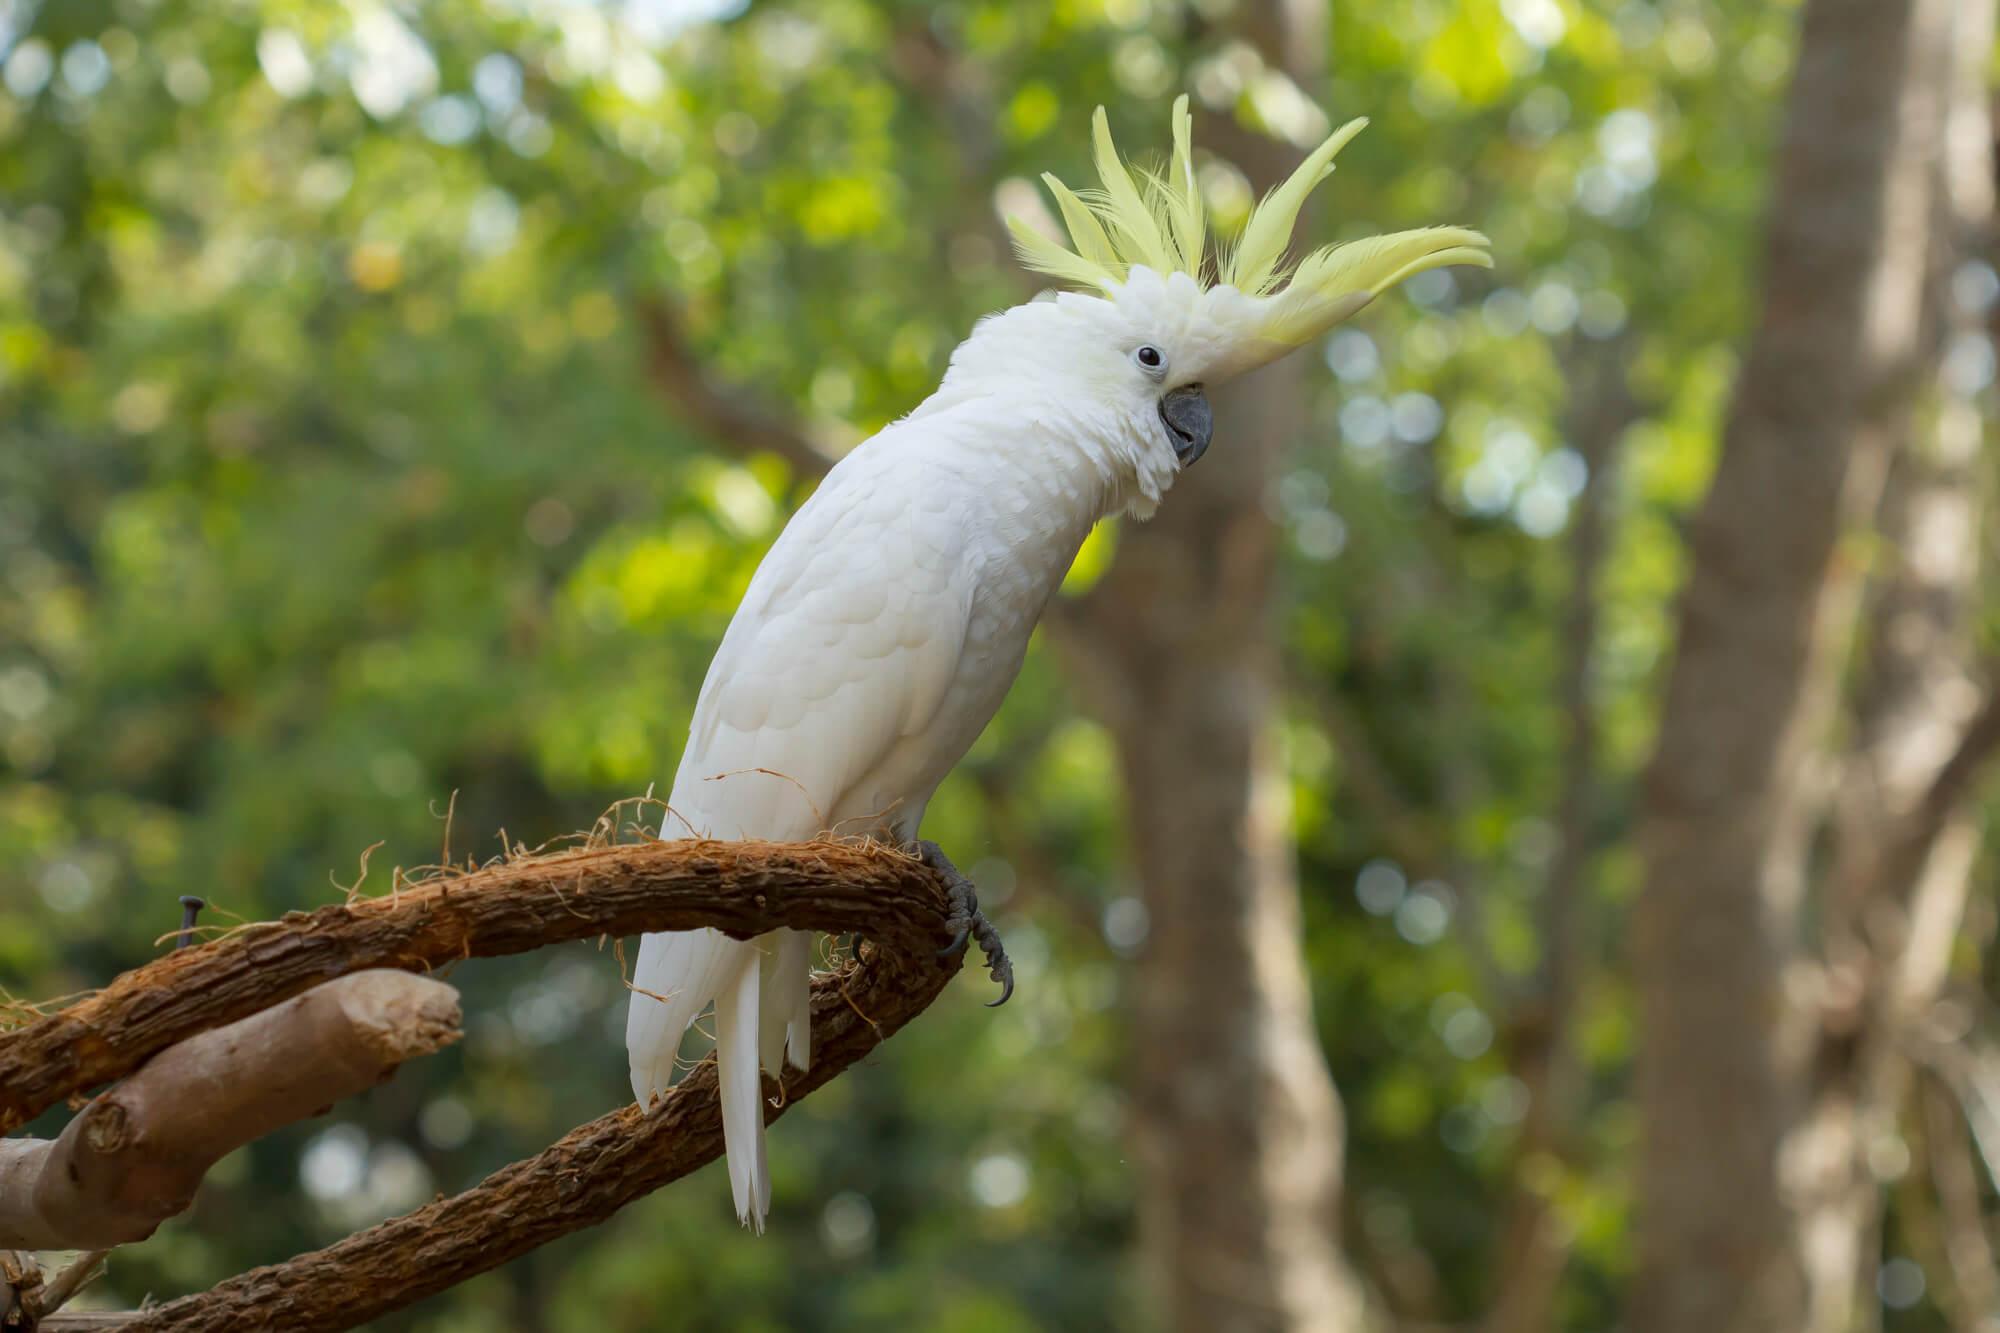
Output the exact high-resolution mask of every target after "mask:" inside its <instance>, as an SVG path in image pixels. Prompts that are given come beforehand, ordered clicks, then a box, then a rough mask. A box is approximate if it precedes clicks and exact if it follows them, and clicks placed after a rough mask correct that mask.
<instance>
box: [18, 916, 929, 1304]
mask: <svg viewBox="0 0 2000 1333" xmlns="http://www.w3.org/2000/svg"><path fill="white" fill-rule="evenodd" d="M807 882H808V883H811V882H812V881H811V880H810V879H808V880H807ZM925 882H927V881H925ZM939 897H940V902H941V900H942V895H941V894H940V895H939ZM822 919H824V918H822ZM875 919H876V922H877V923H878V924H880V923H881V922H882V921H883V920H885V919H886V918H885V916H884V915H883V914H882V913H879V912H878V913H877V914H876V918H875ZM939 919H940V920H942V913H941V912H940V914H939ZM865 952H866V955H867V956H866V957H865V958H864V960H863V961H862V962H861V963H860V964H857V965H853V966H850V967H849V968H847V969H846V970H845V971H843V972H839V973H834V974H829V975H823V976H821V977H819V978H817V979H816V980H815V981H814V983H813V994H812V1024H813V1067H812V1069H811V1070H810V1071H808V1072H805V1073H800V1072H799V1071H797V1070H793V1069H787V1070H786V1072H785V1078H784V1081H783V1082H782V1084H780V1083H777V1082H775V1081H767V1082H766V1085H765V1091H766V1093H767V1094H768V1098H767V1102H766V1110H765V1120H766V1121H767V1122H768V1121H771V1120H776V1119H777V1118H778V1117H779V1116H780V1115H782V1114H783V1113H784V1111H785V1110H786V1109H788V1108H790V1107H791V1106H793V1105H795V1104H797V1102H798V1100H799V1099H800V1098H801V1097H804V1096H806V1095H807V1094H808V1093H810V1092H812V1091H813V1090H814V1089H815V1088H818V1087H821V1086H822V1085H824V1084H825V1083H827V1082H828V1081H830V1080H831V1079H833V1078H834V1077H835V1076H836V1075H837V1074H839V1073H840V1072H841V1071H842V1070H844V1069H846V1068H847V1067H848V1066H849V1065H851V1064H853V1063H854V1062H855V1061H857V1060H859V1059H861V1058H862V1057H863V1056H865V1055H867V1054H868V1053H869V1052H870V1051H872V1050H874V1049H875V1047H876V1046H877V1045H878V1044H879V1043H880V1042H881V1041H882V1039H884V1038H885V1037H887V1036H889V1035H890V1034H892V1033H894V1032H895V1031H896V1030H897V1029H898V1028H900V1027H902V1026H903V1024H905V1023H907V1022H908V1021H909V1020H910V1019H911V1018H913V1017H915V1016H916V1015H917V1014H918V1013H920V1012H922V1011H923V1009H924V1008H925V1007H926V1006H928V1005H929V1004H930V1003H931V1001H933V1000H934V999H936V998H937V996H938V994H939V993H940V992H941V991H942V990H943V989H944V987H945V984H946V983H947V982H949V981H950V980H951V977H952V974H953V973H954V972H955V971H956V970H957V962H956V960H953V961H950V962H942V961H939V960H937V959H936V958H934V957H933V956H932V953H931V949H930V948H929V947H924V948H919V949H917V950H915V951H913V952H910V953H899V952H896V951H892V950H888V949H881V948H875V949H870V950H867V951H865ZM864 1012H865V1013H866V1015H867V1017H866V1018H864V1017H862V1016H861V1015H862V1014H863V1013H864ZM718 1106H719V1103H718V1099H717V1097H716V1095H715V1064H714V1061H713V1060H708V1061H704V1062H703V1063H702V1065H700V1066H699V1067H697V1068H696V1070H695V1071H694V1073H693V1074H691V1075H689V1076H688V1077H687V1078H686V1079H684V1080H682V1081H681V1082H680V1083H679V1084H677V1085H675V1087H674V1089H673V1090H672V1091H671V1092H669V1093H667V1094H666V1096H664V1097H662V1098H660V1099H658V1100H657V1101H655V1102H654V1103H653V1105H652V1106H651V1107H650V1108H648V1109H641V1108H640V1107H638V1106H626V1107H623V1108H621V1109H620V1110H617V1111H614V1112H612V1113H611V1114H609V1115H606V1116H602V1117H600V1118H598V1119H596V1120H593V1121H591V1122H590V1123H589V1124H587V1125H582V1126H580V1127H578V1128H577V1129H575V1130H573V1131H571V1132H570V1133H569V1134H568V1135H566V1136H564V1137H563V1138H562V1139H561V1140H560V1141H558V1142H557V1143H555V1144H554V1145H553V1146H551V1147H550V1148H548V1149H546V1150H545V1151H543V1152H541V1153H539V1154H537V1155H536V1156H534V1157H531V1158H528V1159H526V1160H525V1161H520V1162H516V1163H514V1164H513V1165H512V1166H508V1167H504V1168H502V1169H501V1170H499V1171H497V1172H495V1173H494V1174H493V1175H491V1176H488V1177H487V1178H486V1179H485V1180H484V1181H482V1182H481V1183H480V1184H479V1185H477V1186H475V1187H473V1188H472V1189H470V1190H467V1191H466V1192H465V1193H463V1194H460V1195H457V1196H455V1197H453V1198H449V1199H441V1200H439V1201H437V1202H436V1203H433V1204H430V1205H428V1206H427V1207H424V1208H420V1209H418V1210H417V1211H416V1212H414V1213H410V1214H408V1215H406V1216H403V1217H399V1218H394V1219H392V1220H390V1221H388V1222H384V1223H382V1224H381V1225H380V1226H377V1227H372V1228H370V1229H369V1230H367V1231H363V1232H360V1233H359V1234H357V1235H353V1236H350V1237H348V1238H347V1239H346V1240H343V1241H341V1242H339V1243H338V1244H335V1245H332V1246H329V1247H327V1248H326V1249H324V1250H319V1251H315V1252H314V1253H311V1254H304V1255H300V1256H299V1257H297V1258H295V1259H291V1260H288V1261H287V1262H285V1263H282V1264H276V1265H273V1266H271V1267H269V1268H259V1269H255V1270H253V1271H251V1272H248V1273H244V1274H242V1275H241V1276H239V1277H234V1278H231V1279H229V1280H228V1281H226V1282H224V1283H222V1284H221V1285H219V1286H217V1287H215V1288H213V1289H212V1290H210V1291H207V1292H205V1293H203V1294H201V1295H198V1296H187V1297H183V1298H181V1299H179V1300H175V1301H170V1302H167V1303H166V1304H164V1305H158V1306H154V1307H152V1308H150V1309H146V1310H140V1311H134V1312H132V1314H131V1315H130V1316H128V1317H127V1318H126V1320H125V1321H124V1322H122V1323H120V1324H118V1325H117V1327H120V1328H123V1329H126V1330H131V1331H132V1333H140V1331H142V1330H143V1331H144V1333H167V1331H168V1330H173V1331H175V1333H183V1331H184V1333H193V1330H201V1333H230V1331H231V1330H246V1331H247V1330H253V1329H259V1330H261V1329H272V1328H282V1329H286V1330H288V1331H289V1333H325V1331H327V1330H334V1329H345V1328H353V1327H355V1326H356V1325H359V1324H362V1323H365V1322H367V1321H368V1320H371V1319H375V1318H379V1317H380V1316H382V1315H384V1314H386V1313H388V1312H389V1311H391V1310H396V1309H401V1308H402V1307H404V1306H407V1305H410V1304H413V1303H414V1302H416V1301H419V1300H421V1299H423V1298H424V1297H426V1296H430V1295H434V1294H435V1293H437V1292H440V1291H443V1290H445V1289H446V1288H448V1287H452V1286H455V1285H456V1284H458V1283H460V1282H463V1281H465V1280H466V1279H467V1278H470V1277H472V1276H474V1275H475V1274H478V1273H482V1272H485V1271H487V1270H488V1269H492V1268H496V1267H498V1266H499V1265H501V1264H503V1263H506V1262H507V1261H508V1260H510V1259H514V1258H516V1257H518V1256H520V1255H522V1254H525V1253H527V1252H528V1251H530V1250H532V1249H535V1248H537V1247H538V1246H541V1245H545V1244H547V1243H548V1242H550V1241H552V1240H554V1239H556V1238H557V1237H559V1236H563V1235H566V1234H568V1233H569V1232H572V1231H576V1230H579V1229H581V1228H583V1227H587V1226H594V1225H596V1224H597V1223H599V1222H602V1221H604V1220H605V1219H607V1218H609V1217H610V1216H611V1215H612V1214H613V1213H615V1212H617V1211H618V1210H619V1209H620V1208H623V1207H624V1206H625V1205H626V1204H628V1203H631V1202H632V1201H633V1200H635V1199H638V1198H640V1197H642V1196H644V1195H646V1194H648V1193H650V1192H652V1191H653V1190H656V1189H658V1188H659V1187H660V1186H662V1185H665V1184H667V1183H669V1182H671V1181H674V1180H678V1179H679V1178H680V1177H682V1176H684V1175H686V1174H687V1173H689V1172H690V1171H693V1170H695V1169H696V1168H697V1167H700V1166H702V1165H704V1164H705V1163H707V1162H710V1161H713V1160H714V1159H715V1158H717V1157H718V1156H720V1155H721V1153H722V1121H721V1113H720V1111H719V1109H718ZM95 1326H96V1327H104V1325H103V1324H101V1323H100V1324H98V1325H95ZM43 1327H44V1328H46V1329H60V1328H63V1327H65V1325H64V1324H63V1323H62V1322H61V1321H60V1320H51V1321H47V1322H45V1323H44V1325H43ZM77 1327H81V1325H78V1326H77Z"/></svg>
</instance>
